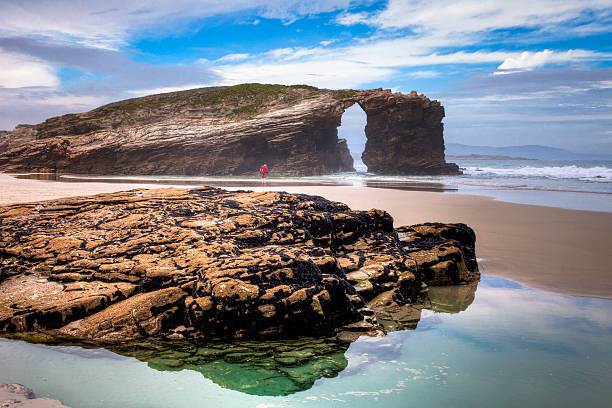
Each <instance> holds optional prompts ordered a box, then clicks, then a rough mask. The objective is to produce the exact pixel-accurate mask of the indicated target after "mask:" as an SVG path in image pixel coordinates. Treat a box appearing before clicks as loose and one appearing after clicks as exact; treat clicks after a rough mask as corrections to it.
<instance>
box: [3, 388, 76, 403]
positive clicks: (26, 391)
mask: <svg viewBox="0 0 612 408" xmlns="http://www.w3.org/2000/svg"><path fill="white" fill-rule="evenodd" d="M0 407H2V408H68V407H67V406H66V405H64V404H62V403H61V402H59V401H58V400H54V399H51V398H36V394H34V391H32V390H31V389H30V388H28V387H26V386H24V385H21V384H0Z"/></svg>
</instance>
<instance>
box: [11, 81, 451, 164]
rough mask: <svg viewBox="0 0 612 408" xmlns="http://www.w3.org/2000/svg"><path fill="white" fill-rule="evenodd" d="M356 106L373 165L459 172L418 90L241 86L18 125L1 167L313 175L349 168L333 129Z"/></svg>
mask: <svg viewBox="0 0 612 408" xmlns="http://www.w3.org/2000/svg"><path fill="white" fill-rule="evenodd" d="M355 103H358V104H359V105H361V106H362V108H363V109H364V110H365V112H366V114H367V117H368V124H367V126H366V130H365V131H366V136H367V138H368V142H367V144H366V149H365V152H364V154H363V159H364V163H366V164H367V165H368V168H369V171H373V172H377V173H393V174H457V173H458V168H457V166H456V165H454V164H447V163H446V162H445V161H444V141H443V138H442V124H441V120H442V118H443V117H444V108H443V107H442V106H440V104H439V103H438V102H437V101H431V100H429V99H428V98H426V97H424V96H422V95H421V96H418V95H416V94H409V95H402V94H399V93H395V94H392V93H391V91H389V90H382V89H372V90H364V91H354V90H342V91H332V90H327V89H317V88H314V87H310V86H305V85H295V86H282V85H262V84H242V85H236V86H232V87H212V88H201V89H194V90H190V91H181V92H172V93H167V94H160V95H152V96H147V97H144V98H136V99H129V100H125V101H121V102H116V103H112V104H109V105H105V106H102V107H99V108H97V109H94V110H92V111H89V112H85V113H80V114H70V115H64V116H59V117H55V118H51V119H48V120H46V121H45V122H43V123H41V124H38V125H35V126H29V127H28V126H20V127H18V128H16V129H15V130H14V131H13V132H12V133H11V134H9V135H8V137H6V138H5V140H4V141H3V142H2V143H1V144H0V170H2V171H50V172H72V173H94V174H174V175H176V174H184V175H240V174H256V172H257V171H258V169H259V166H260V165H261V164H262V163H267V164H268V166H269V167H270V174H271V175H317V174H327V173H334V172H341V171H352V170H353V160H352V158H351V156H350V153H349V150H348V148H347V144H346V141H345V140H343V139H338V134H337V133H338V132H337V127H338V126H339V125H340V120H341V117H342V114H343V113H344V110H345V109H346V108H348V107H349V106H351V105H353V104H355Z"/></svg>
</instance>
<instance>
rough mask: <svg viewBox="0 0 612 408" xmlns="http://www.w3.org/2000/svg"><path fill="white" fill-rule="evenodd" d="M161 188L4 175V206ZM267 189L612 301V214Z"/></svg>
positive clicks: (509, 272)
mask: <svg viewBox="0 0 612 408" xmlns="http://www.w3.org/2000/svg"><path fill="white" fill-rule="evenodd" d="M160 187H163V186H162V185H159V184H157V185H144V184H119V183H92V182H84V183H75V182H71V183H66V182H48V181H38V180H19V179H16V178H14V177H12V176H10V175H7V174H0V191H1V193H0V204H12V203H20V202H30V201H41V200H49V199H54V198H60V197H68V196H76V195H88V194H97V193H107V192H114V191H121V190H129V189H133V188H160ZM179 187H182V188H184V187H185V186H179ZM250 189H251V188H250ZM252 189H253V190H262V189H264V188H262V187H257V188H252ZM265 189H266V190H283V191H288V192H292V193H306V194H316V195H322V196H324V197H326V198H328V199H330V200H334V201H341V202H344V203H346V204H348V205H349V206H350V207H351V208H353V209H363V210H366V209H370V208H380V209H384V210H386V211H388V212H389V213H390V214H391V215H392V216H393V218H394V220H395V225H396V226H399V225H406V224H415V223H421V222H427V221H440V222H463V223H466V224H468V225H469V226H471V227H472V228H473V229H474V230H475V231H476V236H477V256H478V258H479V265H480V268H481V271H482V272H483V273H485V274H489V275H494V276H501V277H504V278H508V279H512V280H515V281H518V282H521V283H524V284H526V285H528V286H532V287H536V288H539V289H544V290H549V291H553V292H558V293H563V294H569V295H575V296H589V297H600V298H606V299H612V266H611V265H612V251H610V239H611V238H612V213H601V212H592V211H575V210H566V209H560V208H552V207H543V206H534V205H523V204H513V203H506V202H500V201H496V200H494V199H492V198H489V197H482V196H471V195H460V194H447V193H439V192H423V191H402V190H390V189H381V188H367V187H349V186H286V187H282V188H265Z"/></svg>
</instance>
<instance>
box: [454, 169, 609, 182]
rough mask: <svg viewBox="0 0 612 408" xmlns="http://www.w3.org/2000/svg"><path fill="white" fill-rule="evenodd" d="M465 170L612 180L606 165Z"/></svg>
mask: <svg viewBox="0 0 612 408" xmlns="http://www.w3.org/2000/svg"><path fill="white" fill-rule="evenodd" d="M464 172H465V174H468V175H470V176H485V175H492V176H502V177H504V176H505V177H543V178H549V179H575V180H581V181H593V182H602V183H607V182H612V169H611V168H608V167H604V166H595V167H579V166H575V165H571V166H550V167H534V166H522V167H515V168H496V167H465V170H464Z"/></svg>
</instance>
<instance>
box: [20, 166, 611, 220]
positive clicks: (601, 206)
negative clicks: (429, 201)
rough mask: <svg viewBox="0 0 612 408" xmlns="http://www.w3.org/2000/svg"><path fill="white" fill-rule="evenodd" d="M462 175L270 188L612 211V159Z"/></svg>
mask: <svg viewBox="0 0 612 408" xmlns="http://www.w3.org/2000/svg"><path fill="white" fill-rule="evenodd" d="M448 161H454V162H456V163H457V164H458V165H459V167H460V168H461V169H462V171H463V174H462V175H459V176H398V175H378V174H371V173H368V172H367V171H366V167H365V165H364V164H363V163H362V162H361V161H360V160H355V169H356V170H357V171H355V172H350V173H337V174H329V175H325V176H311V177H279V176H275V175H274V167H271V168H270V173H269V177H268V179H267V181H266V186H268V187H281V188H282V187H289V186H318V185H331V186H333V185H340V186H356V187H373V188H392V189H402V190H417V191H437V192H445V193H451V194H473V195H481V196H489V197H493V198H495V199H497V200H500V201H506V202H513V203H519V204H531V205H542V206H550V207H559V208H566V209H572V210H585V211H603V212H612V160H576V161H571V160H556V161H549V160H452V159H449V160H448ZM18 177H20V178H35V179H42V180H56V181H59V180H61V181H75V182H80V181H104V182H126V181H127V182H130V183H143V184H155V183H157V184H183V185H202V184H206V185H212V186H217V187H230V188H232V187H233V188H240V187H244V188H250V187H260V186H261V185H262V182H261V179H260V178H259V177H258V176H250V177H249V176H223V177H210V176H172V175H168V176H149V175H121V176H104V175H99V176H92V175H67V174H66V175H56V174H30V175H21V176H18Z"/></svg>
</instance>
